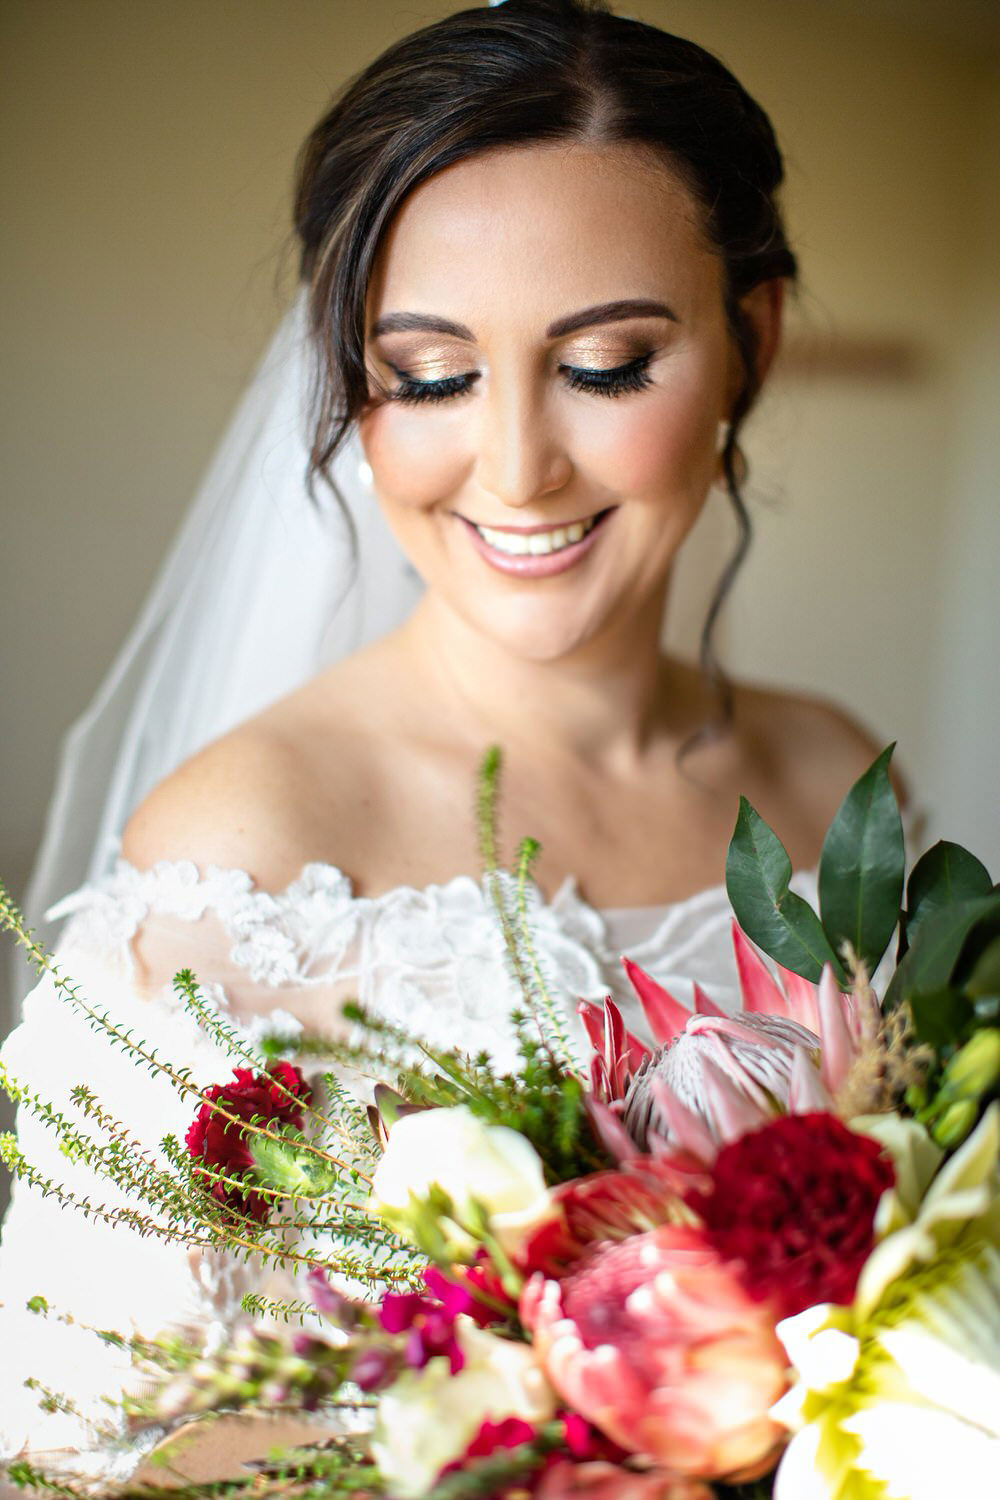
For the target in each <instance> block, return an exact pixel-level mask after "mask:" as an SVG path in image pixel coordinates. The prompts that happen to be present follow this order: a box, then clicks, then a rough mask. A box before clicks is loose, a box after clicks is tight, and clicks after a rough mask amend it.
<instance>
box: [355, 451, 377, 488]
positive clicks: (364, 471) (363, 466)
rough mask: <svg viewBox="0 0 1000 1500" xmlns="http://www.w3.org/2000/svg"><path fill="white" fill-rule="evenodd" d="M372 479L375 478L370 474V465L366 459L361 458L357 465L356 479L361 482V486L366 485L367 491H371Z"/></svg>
mask: <svg viewBox="0 0 1000 1500" xmlns="http://www.w3.org/2000/svg"><path fill="white" fill-rule="evenodd" d="M374 477H375V476H374V475H373V474H372V466H371V464H370V463H369V462H368V460H367V459H366V458H363V459H362V460H361V462H360V463H359V464H358V478H359V479H360V480H361V483H362V484H363V485H366V486H367V488H368V489H371V487H372V482H373V480H374Z"/></svg>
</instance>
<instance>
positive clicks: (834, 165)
mask: <svg viewBox="0 0 1000 1500" xmlns="http://www.w3.org/2000/svg"><path fill="white" fill-rule="evenodd" d="M457 8H458V6H457V5H450V4H448V3H443V0H436V3H431V0H420V3H418V0H379V3H375V4H373V3H371V0H253V3H247V0H170V3H169V4H167V5H164V4H162V3H161V0H128V3H126V0H6V4H5V6H4V8H3V12H2V27H3V37H2V50H3V55H4V64H3V66H4V70H5V74H6V77H5V79H4V83H3V103H2V119H0V151H2V154H3V179H4V180H3V201H4V204H5V214H4V227H3V231H2V232H3V236H4V251H5V275H4V279H3V283H2V296H3V304H4V307H3V312H4V347H5V351H6V361H5V369H4V374H3V379H4V391H3V397H4V399H3V407H4V413H5V415H4V424H5V428H6V434H5V435H6V459H5V464H4V484H5V492H4V499H3V532H2V539H3V549H2V557H0V569H2V581H0V642H2V648H0V652H2V655H0V713H2V736H0V873H2V875H3V877H4V878H5V879H6V880H7V881H8V882H9V883H10V884H11V885H12V886H13V887H14V888H15V889H17V888H19V887H20V885H21V883H22V881H23V880H24V878H25V877H26V874H27V871H28V867H29V863H30V859H31V856H32V853H33V850H34V847H35V843H36V840H37V838H38V834H39V827H40V821H41V818H42V814H43V810H44V806H45V803H46V799H47V796H48V792H49V788H50V784H51V778H52V773H53V769H54V762H55V756H56V751H57V746H58V741H59V737H60V734H61V732H62V731H63V729H64V728H65V726H66V725H67V724H68V722H69V721H70V720H71V719H72V718H73V717H74V716H75V715H76V714H77V713H78V712H79V711H80V710H81V709H82V707H83V706H84V704H85V703H86V702H87V700H88V699H89V697H90V695H91V694H92V692H93V691H94V689H95V687H96V685H97V683H98V681H99V679H100V677H101V675H102V673H103V671H104V669H105V667H106V666H107V664H108V661H109V659H110V657H111V655H112V653H113V652H114V650H115V649H116V647H117V645H118V643H119V641H120V640H121V638H122V636H123V634H124V632H125V631H126V629H127V627H128V625H129V623H130V621H131V619H132V617H133V615H134V612H135V610H136V608H137V606H138V605H139V602H140V600H141V599H142V597H143V594H144V591H145V589H146V587H147V585H148V583H149V581H150V579H151V577H152V574H153V572H154V570H155V568H156V565H157V561H158V559H159V558H160V556H161V554H162V552H163V549H164V546H165V545H166V543H167V541H168V539H169V538H170V536H171V534H172V532H173V530H174V528H175V526H176V525H177V523H178V521H179V518H180V516H181V514H182V512H183V509H184V506H185V503H186V501H187V499H188V497H189V495H190V493H191V490H192V488H193V486H194V484H195V481H196V479H197V477H198V475H199V473H200V472H201V470H202V468H203V465H204V464H205V462H206V460H207V458H208V456H209V454H210V451H211V448H212V445H213V442H214V441H215V439H216V437H217V435H218V433H219V432H220V430H221V428H222V426H223V424H224V422H225V419H226V416H227V414H228V412H229V410H230V408H231V406H232V404H233V402H234V400H235V399H236V396H237V394H238V393H239V391H240V389H241V387H242V385H243V382H244V380H245V379H246V377H247V375H248V373H249V371H250V369H251V368H252V366H253V363H254V360H255V358H256V356H257V354H258V352H259V351H260V349H261V348H262V347H263V345H264V343H265V342H266V339H267V336H268V333H269V331H270V329H271V328H272V326H273V324H274V322H275V321H276V318H277V316H278V313H279V310H280V308H281V306H282V294H281V289H282V288H285V287H287V286H288V284H289V277H290V275H291V271H292V260H293V258H292V256H291V254H290V253H289V248H288V237H287V229H286V225H287V217H288V194H289V183H290V176H291V168H292V162H293V158H294V155H295V152H296V149H297V147H298V145H299V143H300V141H301V139H302V138H303V136H304V135H305V133H306V131H307V130H308V129H309V127H310V126H311V125H312V123H313V122H314V120H315V119H316V118H317V117H318V115H319V113H320V112H321V110H322V108H323V106H324V103H325V101H326V99H327V97H328V94H329V92H330V91H331V89H332V88H333V87H334V86H335V85H336V84H337V83H338V82H339V80H340V79H341V78H342V77H343V76H344V75H345V74H347V73H349V72H351V71H353V70H355V69H357V68H358V67H359V66H361V65H362V64H363V63H364V62H365V61H366V60H367V59H368V58H370V57H371V56H372V54H373V53H374V52H375V51H376V50H378V49H379V48H381V47H382V46H383V45H384V44H386V43H387V42H388V41H389V40H391V39H392V38H393V37H394V36H396V35H398V34H400V33H402V32H404V31H406V30H409V29H412V28H413V27H415V26H417V25H419V24H421V23H423V22H424V21H425V20H428V19H432V18H434V17H435V16H438V15H441V14H444V13H445V12H447V11H449V10H452V9H457ZM621 8H622V9H623V10H626V11H628V12H629V13H632V14H636V15H640V16H642V17H643V18H646V19H649V20H652V21H654V22H656V23H658V24H661V25H664V26H667V27H669V28H670V29H673V30H675V31H679V32H681V33H682V34H687V35H690V36H693V37H694V38H695V39H696V40H698V41H700V42H702V43H704V44H705V45H707V46H709V47H710V48H712V49H714V50H716V51H717V52H719V53H720V54H721V55H722V57H723V58H724V59H725V60H726V61H727V62H728V63H729V64H730V65H731V66H732V67H733V68H734V69H735V71H736V72H737V73H738V74H739V76H740V77H741V78H742V79H743V80H744V81H745V82H746V84H747V85H748V87H749V88H750V89H751V91H752V92H754V93H756V94H757V95H758V96H759V97H760V99H761V100H762V102H763V103H764V105H765V106H766V107H767V109H768V110H769V111H770V112H771V114H772V117H773V119H774V121H775V124H776V126H777V129H778V132H779V136H780V137H781V139H782V141H783V144H784V146H785V149H786V153H787V157H788V165H789V186H788V193H787V207H788V217H789V222H790V228H791V232H792V236H793V240H794V242H795V244H796V246H797V248H798V250H799V252H800V255H801V260H802V267H803V273H804V294H803V297H802V301H801V306H800V308H799V309H798V311H797V312H796V314H795V318H794V322H795V324H796V325H797V326H798V327H800V328H805V329H807V330H809V331H811V332H812V333H813V334H822V335H823V336H840V337H841V338H848V337H850V338H854V337H857V338H860V339H861V340H862V341H870V340H871V339H873V338H883V339H887V340H890V341H892V342H893V343H895V344H897V345H898V346H899V347H900V349H901V351H902V354H903V356H904V357H905V358H906V359H909V360H910V362H911V363H912V366H913V369H912V372H911V373H910V374H908V375H907V374H904V375H897V376H891V375H878V374H877V373H876V374H871V375H868V376H861V377H857V376H855V377H853V378H848V377H845V376H842V375H839V376H838V375H834V374H831V373H830V372H829V371H828V372H827V373H825V374H824V373H819V374H816V375H814V376H811V377H808V378H805V377H803V376H801V375H799V376H794V375H793V374H792V373H790V372H789V373H788V374H787V375H786V376H784V377H778V378H776V379H775V381H774V382H773V385H772V389H771V391H770V393H769V395H768V397H767V400H766V403H765V405H764V407H763V408H762V410H761V412H760V413H759V416H758V418H757V419H756V422H755V428H754V431H753V433H752V435H751V439H750V450H751V454H752V457H753V460H754V483H753V497H754V501H753V504H754V510H755V513H756V517H757V541H756V544H755V549H754V552H753V554H752V560H751V562H750V564H749V566H748V568H747V571H746V575H745V577H744V579H743V581H742V583H741V585H740V587H739V591H738V594H737V596H736V598H735V601H734V605H733V608H732V610H731V612H730V614H729V616H728V621H727V626H726V629H725V631H724V632H723V645H724V646H725V649H726V653H727V656H728V659H729V661H730V662H731V664H732V666H733V667H734V668H735V669H737V670H738V671H740V672H743V673H746V674H748V675H752V676H756V677H761V678H768V679H772V680H778V681H784V682H788V683H792V684H796V685H799V686H802V687H812V688H819V689H821V690H822V691H824V692H827V693H829V694H831V695H832V696H834V697H836V698H838V699H839V700H841V701H842V702H843V703H844V704H845V705H847V706H848V707H850V708H852V709H853V710H854V711H855V712H856V713H858V714H860V715H861V717H862V718H864V719H865V720H866V721H867V722H868V723H869V724H870V725H871V727H872V729H873V730H875V731H876V732H877V733H878V735H879V737H880V738H881V739H883V740H885V741H888V740H889V739H891V738H896V739H898V741H899V751H898V755H899V758H900V760H901V762H902V763H903V764H904V766H905V767H906V768H907V769H908V771H909V773H910V779H911V781H912V783H913V785H914V788H915V790H916V793H917V795H918V797H919V798H920V799H921V800H922V801H923V802H925V803H926V804H927V805H928V806H929V807H930V808H931V810H932V811H935V810H936V811H939V812H940V813H941V814H943V815H944V814H946V815H947V827H948V830H949V831H950V832H953V833H954V834H955V835H956V836H958V837H961V838H964V839H966V840H967V841H969V842H971V843H972V844H973V846H974V847H976V848H978V849H979V851H980V852H981V853H982V854H983V856H984V857H987V858H988V859H992V860H993V862H994V864H1000V810H998V805H997V804H998V799H997V796H996V793H995V778H994V776H993V764H992V762H993V761H994V760H995V751H994V749H993V747H994V746H995V745H996V744H997V743H998V741H1000V710H998V692H997V685H996V668H995V648H994V645H993V642H994V641H995V640H996V638H997V635H998V629H997V627H998V624H1000V617H998V607H997V603H996V590H995V586H994V576H995V572H996V559H997V557H998V556H1000V536H998V533H997V514H998V507H997V503H996V479H995V476H996V474H997V472H998V468H1000V465H998V458H1000V455H998V453H997V449H996V438H995V435H994V430H995V427H996V423H995V417H996V411H997V407H998V405H1000V400H998V397H1000V367H998V355H997V350H998V348H1000V301H998V293H997V280H996V256H995V246H996V244H997V243H998V236H1000V225H998V222H997V210H996V204H995V199H994V198H993V196H992V195H993V194H994V193H995V190H996V180H995V176H996V162H997V160H998V158H1000V72H998V64H997V60H996V59H997V51H996V48H995V47H993V50H992V52H991V43H990V39H991V37H992V38H993V39H994V40H995V38H996V29H995V24H994V25H993V26H992V27H991V22H990V17H992V18H993V22H994V23H995V20H996V15H997V12H996V8H995V7H994V6H990V5H987V6H984V5H982V4H980V3H978V0H968V4H967V5H965V6H963V5H956V4H950V5H949V6H948V7H947V8H946V7H945V4H944V0H942V3H941V5H935V4H934V3H933V0H925V3H922V4H920V5H916V6H911V5H907V4H905V3H903V0H899V3H898V4H897V3H894V0H878V3H871V4H867V5H865V4H857V3H847V0H844V3H842V4H838V3H834V0H829V3H827V0H755V3H754V4H753V5H749V4H747V3H746V0H713V3H711V4H706V3H705V0H628V4H624V3H623V4H622V7H621ZM721 504H722V502H721V501H719V502H718V505H717V506H716V507H715V511H718V514H716V513H715V512H714V511H713V513H710V514H709V515H708V516H707V517H706V520H705V523H704V525H703V526H702V527H701V528H700V534H699V536H698V537H697V538H696V539H695V542H694V545H693V546H692V549H691V555H690V557H689V559H688V560H687V566H686V568H685V576H684V578H683V579H682V580H681V584H682V586H681V588H680V594H679V598H678V602H677V607H676V610H675V618H674V622H673V625H674V628H675V629H676V630H677V631H678V632H679V637H680V638H681V639H682V640H688V639H690V636H691V630H692V625H693V622H694V620H695V619H696V617H697V615H698V613H699V611H700V609H701V602H702V599H703V598H704V597H706V596H707V592H708V589H709V569H710V568H711V567H713V566H715V562H716V559H717V557H718V555H719V549H720V547H721V546H722V544H723V542H724V540H725V537H726V535H727V533H726V528H725V524H724V522H725V517H724V515H723V514H722V512H721V510H720V509H719V507H721ZM5 970H6V965H3V970H2V971H0V972H4V971H5ZM0 1031H2V1025H0Z"/></svg>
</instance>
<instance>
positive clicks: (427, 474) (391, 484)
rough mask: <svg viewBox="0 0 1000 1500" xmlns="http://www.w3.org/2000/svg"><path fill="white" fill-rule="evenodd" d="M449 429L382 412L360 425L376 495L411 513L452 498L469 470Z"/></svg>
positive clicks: (417, 416) (420, 415)
mask: <svg viewBox="0 0 1000 1500" xmlns="http://www.w3.org/2000/svg"><path fill="white" fill-rule="evenodd" d="M449 425H450V424H448V423H444V422H440V421H435V420H434V418H433V416H432V417H431V419H430V420H428V416H427V414H426V413H425V412H422V411H412V410H406V409H403V410H399V409H397V408H395V407H389V408H385V407H383V408H381V409H380V410H378V411H376V412H374V413H372V414H371V415H370V416H368V417H365V418H363V419H362V421H361V423H360V424H359V433H360V436H361V441H362V445H363V447H364V450H365V455H366V457H367V459H368V462H369V463H370V464H371V468H372V475H373V477H374V482H375V489H376V491H377V492H378V494H379V495H380V496H381V497H382V498H383V499H384V500H386V501H390V502H393V503H396V504H399V505H406V506H407V507H412V508H414V509H420V508H421V507H423V506H427V505H432V504H434V503H435V502H436V501H438V500H441V499H442V498H444V497H446V496H448V495H449V494H452V493H454V492H455V491H456V490H457V489H458V487H459V484H460V482H461V478H462V474H463V472H464V470H465V467H466V465H467V457H463V452H462V448H461V444H460V442H459V440H458V434H457V433H456V434H455V436H454V438H452V437H450V436H449V433H448V426H449Z"/></svg>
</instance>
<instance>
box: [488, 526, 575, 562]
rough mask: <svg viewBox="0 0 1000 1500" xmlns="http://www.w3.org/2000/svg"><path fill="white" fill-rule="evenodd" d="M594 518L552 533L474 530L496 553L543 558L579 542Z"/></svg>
mask: <svg viewBox="0 0 1000 1500" xmlns="http://www.w3.org/2000/svg"><path fill="white" fill-rule="evenodd" d="M595 520H596V517H591V519H590V520H589V521H574V522H573V524H572V525H571V526H557V527H556V528H555V530H553V531H533V532H529V533H527V534H525V533H524V532H518V531H494V530H493V529H492V528H491V527H489V526H477V527H476V530H477V531H478V532H479V535H480V536H481V537H482V538H483V541H484V542H488V543H489V545H490V546H491V547H494V548H495V549H496V551H497V552H506V553H508V554H509V555H510V556H511V557H524V556H526V555H528V556H531V557H545V556H546V555H547V554H548V553H550V552H561V551H562V549H563V548H564V547H571V546H572V545H573V543H574V542H580V541H582V540H583V538H584V537H585V536H586V535H587V532H588V531H590V529H591V528H592V527H593V525H594V522H595Z"/></svg>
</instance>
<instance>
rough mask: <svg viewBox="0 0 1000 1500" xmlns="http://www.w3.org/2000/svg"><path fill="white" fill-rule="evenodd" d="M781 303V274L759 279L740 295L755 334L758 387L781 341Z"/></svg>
mask: <svg viewBox="0 0 1000 1500" xmlns="http://www.w3.org/2000/svg"><path fill="white" fill-rule="evenodd" d="M784 306H785V278H784V277H783V276H773V277H772V278H771V279H770V281H762V282H760V283H759V284H758V285H757V286H755V287H754V289H753V291H751V292H747V294H746V296H745V297H741V298H740V307H741V308H742V310H743V314H744V316H745V317H747V318H749V320H750V322H751V323H752V324H753V327H754V331H755V333H756V335H757V339H756V345H757V347H756V353H755V355H754V364H755V366H756V371H757V385H758V387H760V386H762V385H763V384H764V381H765V380H766V379H767V372H768V371H769V370H770V368H771V364H772V362H773V360H774V356H775V355H776V354H777V352H778V345H779V344H780V342H781V320H782V313H783V311H784Z"/></svg>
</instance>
